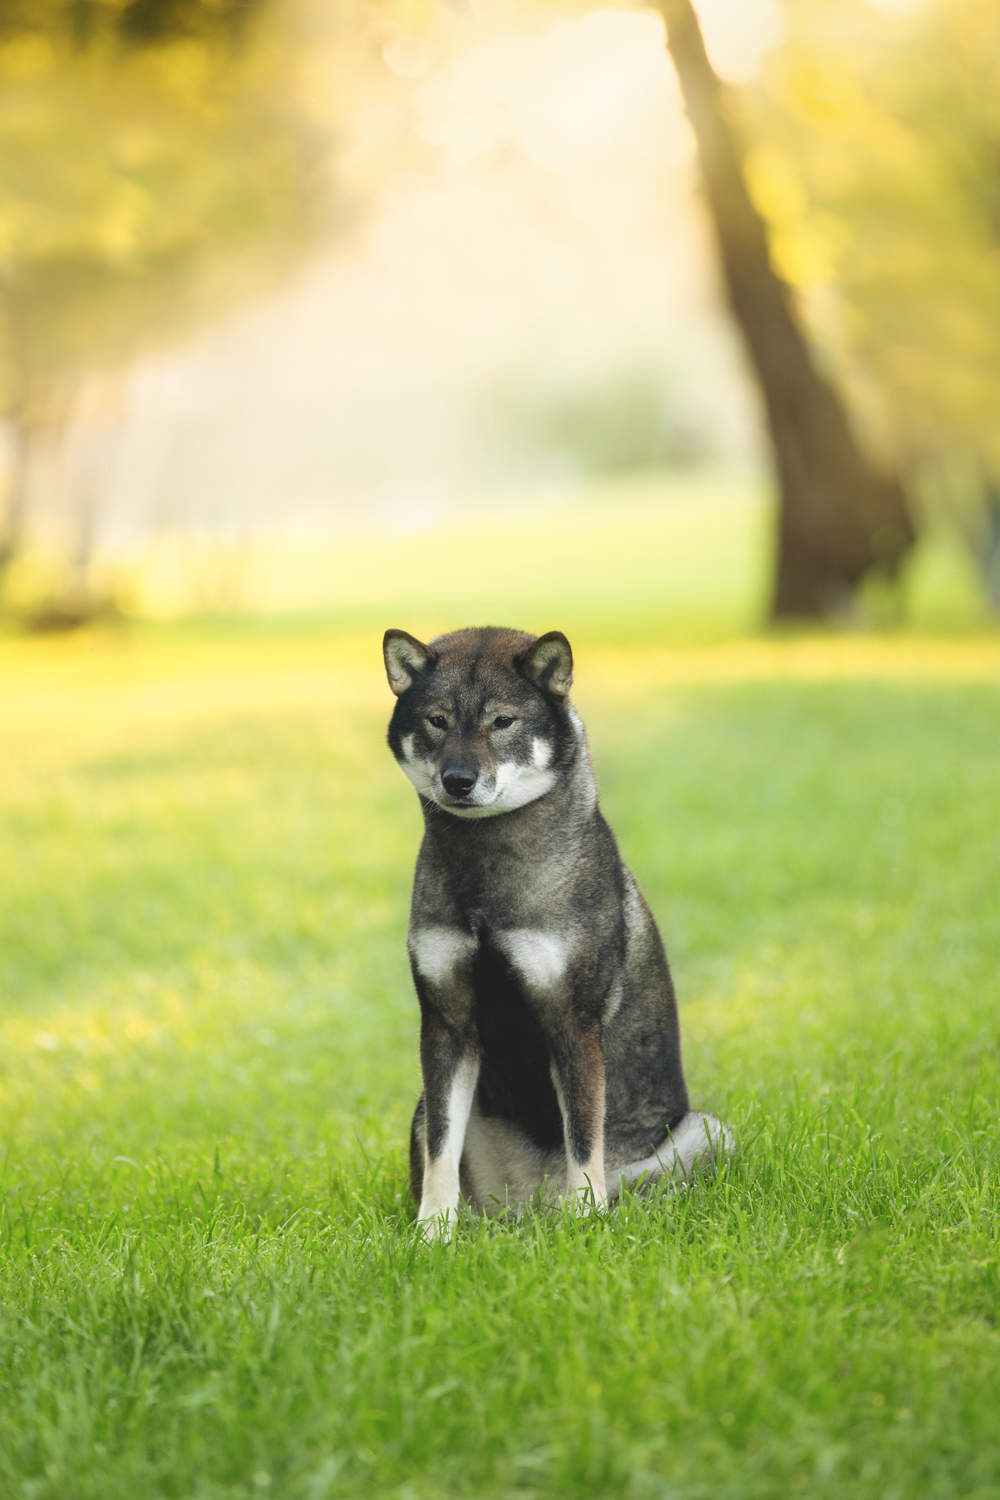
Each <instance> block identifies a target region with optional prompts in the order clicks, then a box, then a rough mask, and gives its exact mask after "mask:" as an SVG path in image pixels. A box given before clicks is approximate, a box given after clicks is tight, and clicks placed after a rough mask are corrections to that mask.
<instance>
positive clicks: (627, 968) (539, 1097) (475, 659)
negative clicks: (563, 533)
mask: <svg viewBox="0 0 1000 1500" xmlns="http://www.w3.org/2000/svg"><path fill="white" fill-rule="evenodd" d="M384 653H385V665H386V672H387V674H388V678H389V686H390V687H391V688H392V691H393V692H394V693H395V694H396V699H397V701H396V705H395V710H394V712H393V715H392V719H391V722H390V724H389V746H390V748H391V750H392V752H393V754H394V755H395V757H396V759H397V761H398V762H399V765H400V767H401V768H402V770H403V772H404V773H405V775H406V776H407V777H408V778H409V780H410V781H411V782H412V783H413V785H414V786H415V787H416V789H417V792H418V794H419V796H420V804H421V807H422V809H423V814H424V838H423V843H422V844H421V848H420V854H419V857H418V859H417V870H416V879H415V882H414V887H413V903H412V908H411V913H410V930H409V945H408V946H409V953H410V961H411V965H412V969H413V978H414V982H415V984H416V988H417V995H418V997H419V1000H420V1064H421V1070H422V1073H423V1085H424V1091H423V1094H422V1095H421V1097H420V1100H419V1102H418V1104H417V1109H416V1113H415V1115H414V1117H413V1127H412V1130H411V1135H410V1186H411V1189H412V1192H413V1196H414V1198H415V1199H416V1201H417V1202H418V1204H419V1213H418V1219H419V1223H420V1225H421V1227H422V1229H423V1232H424V1234H425V1236H426V1237H427V1238H428V1239H434V1238H437V1237H438V1236H443V1237H445V1238H447V1236H448V1234H449V1233H450V1229H451V1224H452V1221H453V1219H454V1216H455V1214H456V1211H457V1208H458V1203H459V1197H460V1195H461V1196H462V1197H464V1198H465V1199H466V1200H467V1201H468V1202H469V1203H470V1204H472V1205H473V1206H474V1207H477V1208H486V1209H490V1208H495V1207H497V1206H504V1205H507V1204H516V1203H524V1202H525V1201H528V1200H530V1199H532V1198H534V1197H536V1196H537V1195H538V1194H539V1192H540V1191H541V1192H542V1193H546V1192H547V1193H549V1194H551V1193H561V1192H565V1193H566V1194H569V1195H575V1196H576V1198H577V1200H578V1202H579V1205H580V1207H581V1209H582V1210H583V1211H587V1210H589V1209H591V1208H594V1207H596V1208H601V1207H603V1206H604V1205H605V1204H606V1203H607V1202H608V1200H609V1198H614V1197H615V1196H616V1195H617V1193H618V1191H619V1188H620V1187H621V1185H622V1184H623V1183H634V1182H639V1181H641V1180H642V1179H647V1178H653V1177H657V1176H660V1175H664V1174H668V1175H671V1176H673V1177H674V1178H682V1177H685V1176H687V1175H688V1174H690V1173H691V1172H692V1171H693V1170H695V1169H704V1168H706V1167H709V1166H711V1165H712V1164H714V1162H715V1161H716V1160H717V1159H718V1158H720V1157H722V1156H724V1155H725V1154H726V1153H727V1152H728V1151H729V1150H730V1148H731V1141H730V1138H729V1136H728V1133H727V1132H726V1130H725V1129H724V1128H723V1126H722V1125H721V1124H720V1122H719V1121H718V1120H717V1119H715V1118H714V1116H712V1115H708V1114H700V1113H696V1112H692V1111H690V1110H689V1108H688V1094H687V1088H686V1086H685V1083H684V1074H683V1071H682V1069H681V1052H680V1036H679V1032H678V1025H677V1008H676V1003H675V999H674V989H673V984H672V982H671V978H670V970H669V968H668V965H667V959H666V954H665V953H664V950H663V943H662V941H661V939H660V934H659V931H658V930H657V927H656V923H655V921H654V919H653V916H652V914H651V912H650V910H649V907H648V906H647V905H646V902H645V900H644V898H643V896H642V895H641V893H640V891H639V888H638V886H637V885H636V882H635V880H634V878H633V876H632V875H631V873H630V871H629V870H628V869H627V868H626V866H625V865H624V864H623V862H622V859H621V856H620V855H619V853H618V846H617V844H616V843H615V838H614V834H613V833H612V832H611V829H610V828H609V827H608V824H607V823H606V822H605V820H604V818H603V817H602V815H601V813H600V811H599V809H598V805H597V787H596V784H595V781H594V773H593V770H592V767H591V763H590V756H589V754H588V750H587V741H586V736H585V733H584V728H583V724H582V723H581V721H580V718H579V715H578V714H577V713H576V710H575V709H574V708H572V707H571V705H570V702H569V690H570V684H571V681H572V674H573V657H572V652H571V650H570V646H569V642H568V641H567V639H566V637H565V636H564V635H562V634H561V633H560V632H559V631H557V630H553V631H550V632H549V633H548V634H547V635H543V636H540V637H538V638H537V639H536V638H535V637H534V636H531V635H525V634H523V633H522V632H521V631H516V630H499V629H485V630H458V631H455V632H454V633H453V634H450V635H443V636H440V637H438V639H437V640H434V641H432V642H431V643H430V645H424V644H423V643H422V642H420V641H418V640H416V639H415V638H414V637H413V636H411V635H408V634H407V633H406V631H405V630H389V631H387V632H386V635H385V640H384Z"/></svg>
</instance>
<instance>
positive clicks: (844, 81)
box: [748, 0, 1000, 605]
mask: <svg viewBox="0 0 1000 1500" xmlns="http://www.w3.org/2000/svg"><path fill="white" fill-rule="evenodd" d="M786 17H787V21H788V25H789V38H788V41H787V42H786V44H785V45H784V46H783V47H782V48H781V49H780V50H779V51H778V52H776V53H775V54H774V55H773V56H772V58H771V60H770V62H769V64H768V66H767V68H766V70H765V73H764V76H763V79H762V82H761V85H760V87H759V88H758V89H757V90H756V92H755V96H754V98H755V102H756V116H755V123H756V126H757V134H758V135H759V138H760V139H761V140H762V141H766V142H767V144H766V146H762V147H760V148H759V149H758V150H756V151H755V152H752V153H751V155H750V159H749V162H748V176H749V182H750V188H751V192H752V194H753V197H754V199H755V201H756V202H757V204H758V205H759V207H760V208H761V210H762V211H763V212H764V214H765V215H766V217H767V219H768V223H769V225H770V227H771V232H772V244H773V247H774V252H775V256H776V259H777V262H778V265H779V267H780V270H781V272H782V274H783V275H784V276H785V277H787V278H788V279H789V280H790V281H791V283H792V284H793V285H794V286H795V287H796V289H797V290H798V291H799V293H800V295H801V296H802V297H803V299H804V300H805V304H806V306H807V308H808V310H809V313H810V321H811V323H812V326H813V328H814V329H815V331H816V333H817V334H818V336H819V338H820V340H821V342H822V344H823V347H824V349H825V351H827V353H828V357H829V359H830V361H831V363H832V365H833V366H834V367H835V368H836V369H837V371H838V372H839V374H840V376H841V377H842V378H843V380H844V384H845V387H846V389H847V390H848V391H850V392H852V393H853V396H854V405H855V411H856V413H857V414H858V416H859V418H860V420H861V421H862V422H863V424H864V425H865V427H866V429H867V431H868V433H869V434H870V435H871V436H872V438H873V439H874V440H875V441H877V442H878V443H879V444H880V445H881V448H882V451H883V453H884V454H885V455H886V456H887V457H888V458H890V459H891V461H892V462H893V463H894V464H897V465H899V466H900V467H901V468H902V470H903V472H904V473H906V474H907V476H908V483H912V485H913V486H914V487H915V488H919V489H920V490H921V491H922V492H923V493H925V494H928V495H929V496H930V498H931V500H932V502H933V503H934V505H935V506H936V507H937V509H938V511H939V512H940V511H944V512H946V513H947V514H948V516H949V517H950V519H951V520H952V521H953V523H954V524H955V525H956V527H957V529H958V531H959V534H960V535H961V536H962V537H963V538H964V539H965V540H966V541H967V542H968V544H969V546H970V548H971V550H972V551H973V553H974V554H975V556H976V558H977V561H978V563H979V566H980V569H981V572H982V576H983V581H984V584H985V586H986V588H987V590H988V592H989V594H990V595H991V596H992V597H993V598H994V600H995V601H996V603H997V604H998V605H1000V482H998V476H1000V421H998V419H997V413H998V412H1000V91H998V89H997V76H998V75H997V68H998V62H1000V52H998V31H997V7H996V4H995V0H924V3H923V4H921V5H914V6H911V7H909V8H907V9H904V10H896V11H895V12H894V13H893V14H887V13H886V12H880V11H879V10H877V9H875V8H874V7H873V6H871V5H867V4H861V3H859V0H836V3H833V0H790V3H788V4H787V6H786Z"/></svg>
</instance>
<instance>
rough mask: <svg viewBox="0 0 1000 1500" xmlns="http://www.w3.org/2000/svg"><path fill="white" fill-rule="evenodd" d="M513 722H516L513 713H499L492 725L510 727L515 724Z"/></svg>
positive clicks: (496, 727)
mask: <svg viewBox="0 0 1000 1500" xmlns="http://www.w3.org/2000/svg"><path fill="white" fill-rule="evenodd" d="M513 722H514V718H513V715H511V714H497V716H496V718H495V719H494V720H493V725H492V727H493V728H494V729H509V728H510V726H511V725H512V724H513Z"/></svg>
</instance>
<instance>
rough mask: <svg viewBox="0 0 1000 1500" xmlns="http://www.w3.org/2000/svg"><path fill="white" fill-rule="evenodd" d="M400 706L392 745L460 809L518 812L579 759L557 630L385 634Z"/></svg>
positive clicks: (420, 784) (430, 791) (411, 773)
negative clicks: (427, 637) (424, 636)
mask: <svg viewBox="0 0 1000 1500" xmlns="http://www.w3.org/2000/svg"><path fill="white" fill-rule="evenodd" d="M383 650H384V653H385V669H386V673H387V674H388V678H389V686H390V687H391V688H392V690H393V692H394V693H395V694H396V699H397V702H396V707H395V710H394V712H393V715H392V719H391V721H390V723H389V747H390V749H391V750H392V753H393V754H394V755H395V757H396V759H397V760H398V762H399V764H400V767H401V768H402V770H403V772H404V774H405V775H406V776H408V777H409V779H410V781H412V783H413V785H414V786H415V787H416V789H417V791H418V792H419V793H420V795H421V797H423V798H425V799H426V800H428V801H430V802H434V803H436V804H437V805H438V807H442V808H444V809H445V810H446V811H447V812H449V813H452V814H454V816H455V817H458V818H490V817H494V816H496V815H497V814H499V813H506V812H513V810H514V809H515V808H518V807H523V806H524V805H525V803H528V802H534V801H535V799H536V798H537V797H543V796H544V795H545V793H546V792H549V791H551V790H552V788H553V786H555V784H556V781H557V780H558V778H559V775H560V772H561V771H562V770H563V769H564V768H565V767H566V766H567V765H568V764H569V763H570V761H571V760H572V759H573V756H574V754H575V750H576V734H575V731H574V728H573V723H572V721H571V718H570V708H569V689H570V684H571V682H572V679H573V653H572V652H571V650H570V645H569V641H567V639H566V637H565V636H564V635H562V634H561V633H560V632H559V631H558V630H552V631H549V633H548V635H543V636H538V637H537V638H536V637H535V636H531V635H525V634H524V633H523V632H522V631H519V630H496V629H486V630H457V631H455V632H454V633H453V634H451V635H442V636H439V637H438V638H437V639H436V640H433V641H431V643H430V645H427V646H425V645H424V644H423V642H421V641H418V640H416V639H415V638H414V637H413V636H412V635H408V634H407V633H406V631H405V630H387V631H386V633H385V640H384V642H383Z"/></svg>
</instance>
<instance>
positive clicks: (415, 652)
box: [382, 630, 437, 698]
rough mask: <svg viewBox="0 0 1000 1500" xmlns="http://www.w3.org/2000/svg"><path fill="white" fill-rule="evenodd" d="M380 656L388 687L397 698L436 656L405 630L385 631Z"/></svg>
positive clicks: (435, 659) (434, 660) (428, 647)
mask: <svg viewBox="0 0 1000 1500" xmlns="http://www.w3.org/2000/svg"><path fill="white" fill-rule="evenodd" d="M382 655H383V656H384V657H385V673H386V676H387V677H388V679H389V686H390V687H391V688H392V690H393V692H394V693H395V694H396V697H397V698H398V697H399V695H400V693H405V692H406V689H407V688H408V687H411V686H412V685H413V683H415V682H416V680H417V678H418V677H419V676H420V674H421V672H425V671H426V670H427V668H428V667H429V666H431V664H432V663H433V662H436V661H437V656H436V655H435V653H434V652H433V651H432V650H431V648H430V646H425V645H424V643H423V641H418V640H417V638H416V637H415V636H412V635H407V633H406V631H405V630H387V631H386V633H385V635H384V636H383V637H382Z"/></svg>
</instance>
